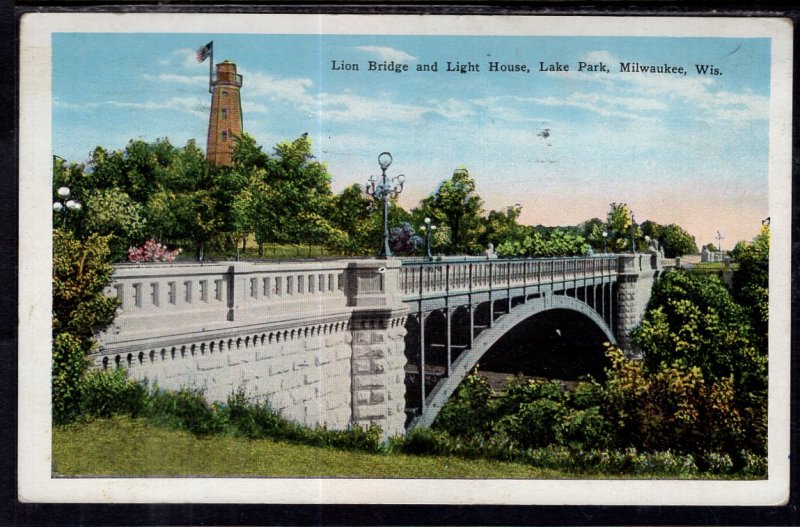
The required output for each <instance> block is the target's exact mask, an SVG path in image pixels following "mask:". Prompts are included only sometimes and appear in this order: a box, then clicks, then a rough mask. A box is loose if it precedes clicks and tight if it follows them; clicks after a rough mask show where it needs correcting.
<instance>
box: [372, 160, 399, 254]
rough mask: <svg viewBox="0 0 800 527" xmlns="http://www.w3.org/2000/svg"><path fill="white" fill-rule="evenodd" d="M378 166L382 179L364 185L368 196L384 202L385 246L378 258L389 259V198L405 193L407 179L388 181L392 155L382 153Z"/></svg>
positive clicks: (373, 177)
mask: <svg viewBox="0 0 800 527" xmlns="http://www.w3.org/2000/svg"><path fill="white" fill-rule="evenodd" d="M378 164H379V165H380V167H381V179H380V180H379V179H378V178H376V177H375V176H370V177H369V179H368V180H367V183H366V185H364V191H365V192H366V193H367V195H369V196H372V197H373V198H375V199H378V200H382V201H383V244H382V246H381V252H380V253H379V254H378V258H388V257H390V256H391V255H392V250H391V249H390V248H389V198H391V197H394V196H397V195H399V194H400V193H401V192H403V183H404V182H405V180H406V177H405V176H404V175H403V174H400V175H399V176H397V177H394V178H392V180H391V182H390V181H388V180H387V178H386V169H387V168H389V165H391V164H392V154H390V153H389V152H382V153H381V155H379V156H378Z"/></svg>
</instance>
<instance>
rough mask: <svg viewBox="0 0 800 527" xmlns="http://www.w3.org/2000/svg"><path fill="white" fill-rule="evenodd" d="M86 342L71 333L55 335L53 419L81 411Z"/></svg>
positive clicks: (64, 419)
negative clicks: (81, 385)
mask: <svg viewBox="0 0 800 527" xmlns="http://www.w3.org/2000/svg"><path fill="white" fill-rule="evenodd" d="M86 346H87V342H86V341H85V340H83V339H80V338H78V337H76V336H75V335H72V334H70V333H61V334H60V335H56V336H55V338H54V339H53V374H52V375H53V379H52V382H53V387H52V390H53V395H52V397H53V420H54V421H55V422H56V423H66V422H69V421H72V420H74V419H75V418H76V417H78V416H79V415H80V406H81V394H80V389H81V388H80V381H81V376H82V375H83V372H84V371H85V370H86V367H87V365H88V360H87V359H86V353H87V351H86Z"/></svg>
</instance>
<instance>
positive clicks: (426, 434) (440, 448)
mask: <svg viewBox="0 0 800 527" xmlns="http://www.w3.org/2000/svg"><path fill="white" fill-rule="evenodd" d="M446 443H447V438H446V436H445V435H444V434H442V433H440V432H437V431H435V430H433V429H431V428H421V427H420V428H414V429H413V430H411V431H410V432H409V433H408V435H406V438H405V440H403V444H402V445H403V446H402V451H403V452H405V453H406V454H423V455H434V454H444V453H445V452H447V451H448V448H447V446H446Z"/></svg>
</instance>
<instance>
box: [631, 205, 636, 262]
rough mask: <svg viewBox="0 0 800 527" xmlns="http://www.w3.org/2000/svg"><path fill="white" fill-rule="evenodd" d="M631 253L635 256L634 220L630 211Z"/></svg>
mask: <svg viewBox="0 0 800 527" xmlns="http://www.w3.org/2000/svg"><path fill="white" fill-rule="evenodd" d="M631 252H632V253H633V254H636V218H635V217H634V216H633V211H631Z"/></svg>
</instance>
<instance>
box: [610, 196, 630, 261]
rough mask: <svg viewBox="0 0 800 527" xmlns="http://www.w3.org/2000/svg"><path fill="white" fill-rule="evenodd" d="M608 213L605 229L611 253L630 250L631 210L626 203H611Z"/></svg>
mask: <svg viewBox="0 0 800 527" xmlns="http://www.w3.org/2000/svg"><path fill="white" fill-rule="evenodd" d="M610 207H611V208H610V209H609V211H608V216H607V221H606V229H607V230H608V247H609V250H611V252H624V251H630V250H631V209H630V207H628V205H627V204H626V203H616V202H615V203H612V204H611V205H610Z"/></svg>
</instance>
